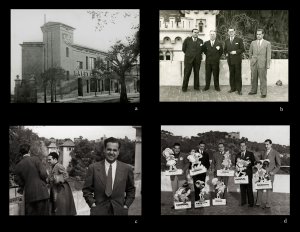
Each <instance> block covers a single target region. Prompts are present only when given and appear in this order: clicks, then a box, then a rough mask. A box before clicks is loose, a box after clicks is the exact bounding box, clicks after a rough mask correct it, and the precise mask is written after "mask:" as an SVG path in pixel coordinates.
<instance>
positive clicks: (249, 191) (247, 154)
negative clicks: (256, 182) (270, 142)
mask: <svg viewBox="0 0 300 232" xmlns="http://www.w3.org/2000/svg"><path fill="white" fill-rule="evenodd" d="M240 148H241V152H239V153H238V154H237V155H236V157H235V165H236V162H237V159H238V158H239V159H242V160H246V161H250V163H249V164H248V166H247V168H246V170H245V172H246V175H247V176H248V180H249V183H248V184H240V190H241V206H243V205H245V204H246V202H247V199H248V206H249V207H253V205H254V197H253V188H252V176H253V172H252V167H253V165H254V162H255V157H254V154H253V152H251V151H248V150H247V145H246V142H245V141H242V142H240ZM246 198H247V199H246Z"/></svg>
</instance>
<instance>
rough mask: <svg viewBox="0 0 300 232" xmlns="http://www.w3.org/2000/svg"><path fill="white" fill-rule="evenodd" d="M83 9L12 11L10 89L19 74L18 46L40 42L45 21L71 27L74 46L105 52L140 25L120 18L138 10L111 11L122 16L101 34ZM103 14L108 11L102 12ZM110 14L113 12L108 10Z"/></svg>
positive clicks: (137, 22) (19, 58)
mask: <svg viewBox="0 0 300 232" xmlns="http://www.w3.org/2000/svg"><path fill="white" fill-rule="evenodd" d="M88 10H89V9H84V10H74V9H73V10H41V9H35V10H11V90H12V91H13V89H14V85H15V83H14V80H15V79H16V76H17V75H19V76H20V77H21V75H22V66H21V55H22V53H21V46H20V44H22V43H23V42H42V41H43V34H42V31H41V26H42V25H43V24H44V15H46V22H49V21H53V22H61V23H64V24H67V25H69V26H71V27H74V28H75V30H74V43H75V44H79V45H84V46H87V47H91V48H95V49H98V50H101V51H107V50H108V49H109V48H110V47H111V46H112V45H113V44H114V43H115V42H116V41H117V40H119V39H120V40H124V39H125V38H126V36H130V35H132V34H133V33H134V31H133V30H132V29H131V27H132V25H137V24H139V17H136V18H134V17H133V16H132V17H126V18H124V17H123V13H124V12H130V13H132V14H131V15H136V14H139V10H114V11H121V12H122V13H121V14H119V15H117V16H116V20H115V23H114V24H112V23H109V24H107V25H106V26H105V27H104V28H103V30H102V31H99V30H98V31H97V30H96V25H97V20H96V19H92V15H90V14H88V13H87V11H88ZM105 11H109V10H107V9H105ZM110 12H111V13H112V12H113V11H112V10H110Z"/></svg>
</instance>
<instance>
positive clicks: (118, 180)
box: [113, 161, 123, 191]
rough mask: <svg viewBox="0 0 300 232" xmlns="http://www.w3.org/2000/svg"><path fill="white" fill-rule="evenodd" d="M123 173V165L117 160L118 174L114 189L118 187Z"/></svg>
mask: <svg viewBox="0 0 300 232" xmlns="http://www.w3.org/2000/svg"><path fill="white" fill-rule="evenodd" d="M122 175H123V170H122V166H121V165H120V163H119V162H118V161H117V168H116V175H115V180H114V185H113V191H115V189H116V188H117V186H118V183H119V182H120V180H121V179H122Z"/></svg>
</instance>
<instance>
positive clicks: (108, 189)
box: [105, 164, 112, 197]
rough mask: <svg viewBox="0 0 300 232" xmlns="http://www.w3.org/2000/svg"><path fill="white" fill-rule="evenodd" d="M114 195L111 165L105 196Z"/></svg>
mask: <svg viewBox="0 0 300 232" xmlns="http://www.w3.org/2000/svg"><path fill="white" fill-rule="evenodd" d="M111 193H112V167H111V164H110V165H109V169H108V173H107V178H106V186H105V194H106V196H108V197H109V196H110V195H111Z"/></svg>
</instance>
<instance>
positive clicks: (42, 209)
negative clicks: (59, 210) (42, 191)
mask: <svg viewBox="0 0 300 232" xmlns="http://www.w3.org/2000/svg"><path fill="white" fill-rule="evenodd" d="M25 215H49V199H44V200H40V201H33V202H29V203H26V202H25Z"/></svg>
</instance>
